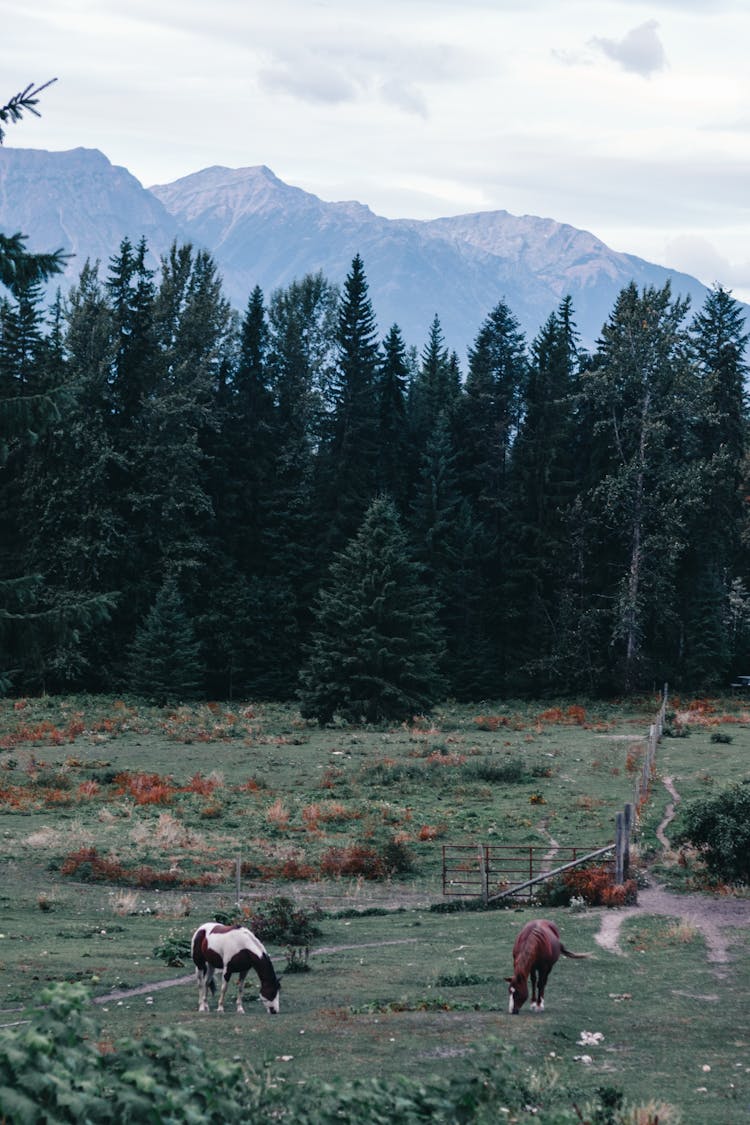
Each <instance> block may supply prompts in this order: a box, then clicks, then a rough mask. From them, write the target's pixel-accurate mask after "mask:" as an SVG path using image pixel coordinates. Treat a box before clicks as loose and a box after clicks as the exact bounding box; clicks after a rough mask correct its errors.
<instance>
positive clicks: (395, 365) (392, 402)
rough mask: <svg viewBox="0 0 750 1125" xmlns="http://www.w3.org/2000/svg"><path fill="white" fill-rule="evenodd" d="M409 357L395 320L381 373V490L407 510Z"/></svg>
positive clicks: (387, 339)
mask: <svg viewBox="0 0 750 1125" xmlns="http://www.w3.org/2000/svg"><path fill="white" fill-rule="evenodd" d="M408 389H409V361H408V356H407V352H406V346H405V345H404V340H403V337H402V335H401V330H400V328H399V327H398V325H397V324H394V325H393V326H392V327H391V329H390V331H389V332H388V335H387V336H386V338H385V340H384V341H383V360H382V364H381V367H380V372H379V375H378V381H377V388H376V397H377V439H376V445H377V450H378V456H377V459H376V466H377V487H378V491H379V492H382V493H386V494H387V495H389V496H391V497H392V499H393V501H394V503H395V504H396V507H397V508H398V510H399V511H400V512H401V513H403V511H404V508H405V505H406V496H407V491H408V487H409V460H410V456H411V447H410V442H409V432H408V428H407V417H406V406H407V396H408Z"/></svg>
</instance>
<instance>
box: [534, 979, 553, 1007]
mask: <svg viewBox="0 0 750 1125" xmlns="http://www.w3.org/2000/svg"><path fill="white" fill-rule="evenodd" d="M549 972H550V971H549V969H540V970H539V991H538V993H537V997H538V1004H537V1011H539V1012H543V1011H544V988H545V985H546V984H547V978H548V977H549Z"/></svg>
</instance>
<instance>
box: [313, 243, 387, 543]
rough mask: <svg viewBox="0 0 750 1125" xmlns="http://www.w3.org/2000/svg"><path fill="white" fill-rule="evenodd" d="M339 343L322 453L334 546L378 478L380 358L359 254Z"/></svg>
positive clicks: (352, 526) (355, 520)
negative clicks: (326, 434)
mask: <svg viewBox="0 0 750 1125" xmlns="http://www.w3.org/2000/svg"><path fill="white" fill-rule="evenodd" d="M337 346H338V361H337V364H336V368H335V373H334V379H333V385H332V388H331V392H332V411H331V415H330V420H329V426H328V436H327V440H326V443H325V447H324V450H323V453H322V458H321V461H322V469H321V471H322V474H323V495H324V505H325V508H326V509H327V512H328V529H329V544H330V548H331V549H333V550H335V549H336V548H338V547H340V546H341V545H342V544H343V543H345V542H346V540H347V539H349V538H350V536H351V535H353V534H354V531H355V530H356V528H357V527H358V525H359V523H360V521H361V519H362V516H363V515H364V512H365V510H366V508H367V506H368V504H369V503H370V500H371V499H372V496H373V494H374V493H375V491H376V481H377V463H376V440H377V402H376V387H377V381H378V374H379V370H380V365H381V360H380V350H379V347H378V341H377V326H376V322H375V314H374V312H373V309H372V304H371V302H370V297H369V291H368V285H367V279H366V277H365V271H364V265H363V263H362V259H361V258H360V256H359V254H357V255H356V256H355V258H354V260H353V262H352V266H351V269H350V271H349V273H348V275H347V278H346V281H345V283H344V293H343V296H342V300H341V304H340V307H339V316H338V332H337Z"/></svg>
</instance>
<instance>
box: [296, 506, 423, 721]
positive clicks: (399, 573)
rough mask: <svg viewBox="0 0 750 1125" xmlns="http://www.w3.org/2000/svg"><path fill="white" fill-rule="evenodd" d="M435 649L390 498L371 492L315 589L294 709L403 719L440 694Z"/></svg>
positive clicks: (314, 714) (320, 716)
mask: <svg viewBox="0 0 750 1125" xmlns="http://www.w3.org/2000/svg"><path fill="white" fill-rule="evenodd" d="M443 654H444V647H443V639H442V635H441V630H440V627H439V625H438V623H437V607H436V605H435V602H434V599H433V597H432V595H431V593H430V591H429V590H428V589H427V587H426V586H425V585H424V584H423V582H422V579H421V568H420V567H419V565H418V564H417V563H416V562H415V561H414V559H413V558H412V556H411V554H410V551H409V545H408V541H407V538H406V535H405V533H404V531H403V529H402V527H401V524H400V522H399V518H398V514H397V512H396V509H395V507H394V505H393V502H392V501H391V500H389V499H387V498H385V497H378V498H376V499H375V500H374V501H373V502H372V504H371V505H370V507H369V509H368V511H367V513H366V515H365V518H364V520H363V522H362V525H361V527H360V529H359V531H358V532H357V534H356V535H355V536H354V538H353V539H352V540H351V541H350V542H349V544H348V545H347V547H346V548H345V550H344V551H342V552H341V553H340V554H338V555H337V556H336V557H335V559H334V561H333V563H332V564H331V567H330V571H329V574H328V578H327V580H326V582H325V584H324V585H323V587H322V588H321V590H320V592H319V594H318V596H317V599H316V602H315V627H314V630H313V635H312V641H311V645H310V654H309V657H308V660H307V662H306V664H305V665H304V667H303V670H302V673H301V677H300V684H301V686H300V692H299V696H300V701H301V708H302V713H303V715H305V716H306V717H308V718H315V719H317V720H318V721H319V722H321V723H325V722H330V721H331V720H332V719H333V717H334V716H336V715H339V716H341V717H342V718H344V719H346V720H348V721H350V722H360V721H365V722H382V721H389V720H403V719H408V718H410V717H411V716H412V715H414V714H418V713H421V712H424V711H426V710H429V709H430V708H431V707H432V705H433V704H434V703H435V702H436V701H437V700H438V699H439V698H440V697H441V695H442V694H443V692H444V689H445V683H444V680H443V678H442V676H441V673H440V667H441V663H442V659H443Z"/></svg>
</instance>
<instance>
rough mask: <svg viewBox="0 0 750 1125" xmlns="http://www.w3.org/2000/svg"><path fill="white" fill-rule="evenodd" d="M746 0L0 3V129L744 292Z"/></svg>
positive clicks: (161, 168)
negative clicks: (530, 219) (244, 174)
mask: <svg viewBox="0 0 750 1125" xmlns="http://www.w3.org/2000/svg"><path fill="white" fill-rule="evenodd" d="M749 49H750V0H651V2H649V3H645V2H642V0H210V2H208V3H207V2H206V0H200V2H199V0H119V2H116V0H33V2H31V3H30V2H29V0H23V2H17V0H0V59H1V60H2V67H1V70H2V89H0V104H4V103H5V102H7V100H8V99H9V98H10V97H11V96H12V95H13V94H15V93H16V92H17V91H18V90H21V89H23V88H25V87H26V86H27V85H28V84H29V83H32V82H33V83H35V84H38V85H41V84H42V83H43V82H45V81H47V80H48V79H50V78H53V77H55V78H57V82H56V83H55V84H54V85H53V86H52V87H50V88H49V89H48V90H46V91H45V92H44V94H43V95H42V100H41V102H40V105H39V109H40V110H41V112H42V116H41V117H40V118H39V119H36V118H33V117H31V116H29V115H27V116H26V117H25V118H24V120H23V121H22V122H20V123H18V124H15V125H11V126H9V127H8V128H7V131H6V138H5V146H6V147H19V148H36V149H49V150H65V149H71V148H76V147H79V146H82V147H84V148H96V149H99V150H100V151H102V152H103V153H104V154H105V155H106V156H107V157H108V158H109V159H110V160H111V161H112V163H113V164H118V165H123V166H124V167H126V168H127V169H128V170H129V171H130V172H132V174H133V175H134V176H136V178H137V179H138V180H139V181H140V182H141V183H142V184H143V185H144V186H145V187H148V186H151V185H152V184H164V183H170V182H171V181H173V180H176V179H178V178H180V177H181V176H185V175H189V174H190V173H191V172H197V171H199V170H201V169H203V168H206V167H209V166H211V165H217V164H218V165H225V166H227V167H230V168H240V167H247V166H252V165H258V164H265V165H267V166H268V167H269V168H271V169H272V170H273V172H275V174H276V175H277V176H279V177H280V178H281V179H282V180H284V181H285V182H286V183H289V184H293V185H295V186H297V187H300V188H303V189H304V190H306V191H310V192H312V193H314V194H315V195H317V196H319V197H320V198H321V199H325V200H330V201H334V200H335V201H338V200H348V199H356V200H358V201H359V202H361V203H365V204H367V205H368V206H369V207H370V208H371V209H372V210H373V211H375V212H376V213H377V214H379V215H384V216H386V217H388V218H416V219H430V218H437V217H439V216H444V215H459V214H464V213H467V212H474V211H493V210H506V211H509V212H511V214H514V215H525V214H529V215H539V216H543V217H546V218H552V219H556V220H557V221H559V222H565V223H570V224H571V225H572V226H574V227H578V228H580V229H583V230H588V231H591V232H592V233H593V234H595V235H596V236H597V237H599V238H601V239H603V241H604V242H606V243H607V244H608V245H609V246H610V247H612V248H613V249H615V250H621V251H625V252H627V253H631V254H637V255H638V256H640V257H642V258H646V259H647V260H648V261H651V262H655V263H658V264H660V265H665V266H668V267H671V268H674V269H679V270H683V271H685V272H687V273H691V274H693V275H694V276H695V277H698V278H699V279H700V280H701V281H703V282H704V283H705V284H707V285H711V284H713V283H714V282H719V283H721V284H722V285H723V286H725V287H726V288H729V289H731V290H732V291H733V293H734V295H735V296H736V297H737V298H738V299H741V300H744V301H750V78H749V77H748V75H749V74H750V66H749V65H748V50H749Z"/></svg>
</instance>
